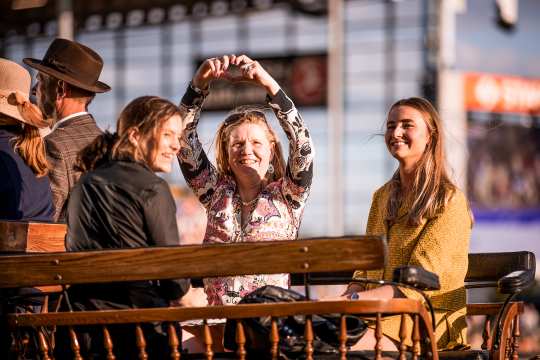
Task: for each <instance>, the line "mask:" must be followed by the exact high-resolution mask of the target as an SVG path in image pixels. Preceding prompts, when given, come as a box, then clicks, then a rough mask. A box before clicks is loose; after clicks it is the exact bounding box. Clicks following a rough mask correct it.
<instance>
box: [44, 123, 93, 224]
mask: <svg viewBox="0 0 540 360" xmlns="http://www.w3.org/2000/svg"><path fill="white" fill-rule="evenodd" d="M100 134H102V131H101V130H100V129H99V128H98V126H97V124H96V121H95V120H94V118H93V117H92V116H91V115H90V114H84V115H81V116H76V117H74V118H72V119H69V120H66V121H65V122H63V123H61V124H60V125H59V126H58V127H57V128H56V129H55V130H54V131H53V132H52V133H50V134H49V135H47V136H45V149H46V151H47V160H48V161H49V166H50V170H49V179H50V181H51V190H52V195H53V203H54V207H55V211H54V220H55V221H57V222H58V221H64V218H65V214H66V205H67V198H68V195H69V192H70V190H71V188H72V187H73V185H75V183H76V182H77V181H78V180H79V177H80V176H81V172H80V171H75V169H74V166H75V163H76V161H77V155H78V153H79V151H81V150H82V149H83V148H84V147H86V146H87V145H88V144H90V143H91V142H92V141H93V140H94V139H95V138H96V137H97V136H98V135H100Z"/></svg>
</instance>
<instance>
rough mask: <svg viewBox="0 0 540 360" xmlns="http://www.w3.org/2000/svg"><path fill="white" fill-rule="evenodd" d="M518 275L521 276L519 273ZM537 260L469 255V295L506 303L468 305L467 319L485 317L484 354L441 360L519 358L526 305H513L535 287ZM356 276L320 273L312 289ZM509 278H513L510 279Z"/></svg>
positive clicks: (527, 255)
mask: <svg viewBox="0 0 540 360" xmlns="http://www.w3.org/2000/svg"><path fill="white" fill-rule="evenodd" d="M516 272H519V273H516ZM535 272H536V260H535V256H534V254H533V253H532V252H529V251H518V252H500V253H475V254H469V267H468V271H467V276H466V278H465V288H466V289H467V290H468V291H472V290H473V289H478V288H491V289H492V290H494V292H495V291H496V292H497V293H498V295H499V297H501V295H502V296H505V297H506V299H505V301H502V302H500V301H492V302H483V303H473V302H470V301H469V300H468V301H467V315H468V316H484V317H485V320H484V325H483V333H482V338H483V343H482V345H481V350H466V351H465V350H460V351H444V352H440V353H439V357H440V358H442V359H445V358H446V359H454V358H455V359H465V358H467V359H479V358H485V359H495V360H501V359H510V358H512V359H517V358H518V355H519V352H518V350H519V337H520V329H519V317H520V315H521V314H522V313H523V302H521V301H513V299H514V298H515V297H516V295H518V294H519V293H520V292H521V291H522V290H524V289H526V288H528V287H530V286H532V285H533V283H534V278H535ZM352 274H353V272H347V271H345V272H330V273H319V274H313V275H310V276H309V283H310V284H312V285H338V284H347V283H349V282H350V281H351V279H352ZM509 275H510V276H509ZM303 281H304V280H303V277H302V276H298V275H293V276H292V284H293V285H301V284H303Z"/></svg>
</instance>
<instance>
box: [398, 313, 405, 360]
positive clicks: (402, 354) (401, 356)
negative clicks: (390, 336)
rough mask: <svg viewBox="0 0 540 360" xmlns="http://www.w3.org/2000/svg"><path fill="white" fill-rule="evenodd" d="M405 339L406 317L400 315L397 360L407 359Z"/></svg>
mask: <svg viewBox="0 0 540 360" xmlns="http://www.w3.org/2000/svg"><path fill="white" fill-rule="evenodd" d="M406 338H407V315H405V314H401V322H400V324H399V360H406V359H407V354H406V352H407V345H406V344H405V340H406Z"/></svg>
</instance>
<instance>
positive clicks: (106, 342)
mask: <svg viewBox="0 0 540 360" xmlns="http://www.w3.org/2000/svg"><path fill="white" fill-rule="evenodd" d="M103 346H104V347H105V350H107V360H115V357H114V352H113V341H112V338H111V334H110V333H109V329H107V327H106V326H103Z"/></svg>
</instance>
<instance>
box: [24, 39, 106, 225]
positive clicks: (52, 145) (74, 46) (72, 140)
mask: <svg viewBox="0 0 540 360" xmlns="http://www.w3.org/2000/svg"><path fill="white" fill-rule="evenodd" d="M23 61H24V63H25V64H26V65H28V66H30V67H32V68H34V69H36V70H38V71H39V72H38V75H37V83H36V85H35V86H34V88H33V89H32V91H33V92H34V94H35V95H36V98H37V103H38V106H39V108H40V109H41V111H42V112H43V115H44V116H45V117H47V118H48V119H50V121H51V125H52V131H51V133H50V134H49V135H47V136H46V137H45V148H46V151H47V158H48V161H49V164H50V167H51V169H50V172H49V178H50V180H51V189H52V193H53V200H54V205H55V216H54V219H55V221H61V220H64V217H65V210H66V205H67V203H66V200H67V197H68V195H69V192H70V190H71V188H72V187H73V185H75V183H76V182H77V180H78V179H79V177H80V175H81V173H80V172H79V171H77V170H75V168H74V166H75V163H76V160H77V154H78V153H79V151H80V150H81V149H83V148H84V147H86V146H87V145H88V144H90V143H91V142H92V141H93V140H94V139H95V138H96V137H97V136H98V135H100V134H101V130H100V129H99V128H98V127H97V125H96V122H95V120H94V118H93V117H92V115H90V114H89V113H88V105H89V104H90V102H91V101H92V100H93V98H94V96H95V94H96V93H103V92H107V91H109V90H110V89H111V88H110V87H109V86H108V85H106V84H104V83H102V82H100V81H99V80H98V79H99V75H100V74H101V69H102V68H103V60H102V58H101V57H100V56H99V55H98V54H97V53H96V52H95V51H93V50H92V49H90V48H89V47H87V46H84V45H82V44H79V43H77V42H75V41H71V40H66V39H55V40H54V41H53V42H52V43H51V45H50V46H49V48H48V49H47V52H46V53H45V56H44V57H43V60H37V59H30V58H25V59H23Z"/></svg>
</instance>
